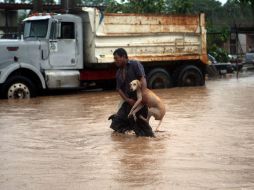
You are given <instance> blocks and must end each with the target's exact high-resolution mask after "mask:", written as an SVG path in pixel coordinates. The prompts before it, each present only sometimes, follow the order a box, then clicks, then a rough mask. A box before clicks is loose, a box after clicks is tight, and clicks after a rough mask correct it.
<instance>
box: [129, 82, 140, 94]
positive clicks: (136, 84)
mask: <svg viewBox="0 0 254 190" xmlns="http://www.w3.org/2000/svg"><path fill="white" fill-rule="evenodd" d="M139 88H141V83H140V81H139V80H133V81H131V82H130V90H131V91H136V90H137V89H139Z"/></svg>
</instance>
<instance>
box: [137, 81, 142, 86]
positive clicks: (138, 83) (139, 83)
mask: <svg viewBox="0 0 254 190" xmlns="http://www.w3.org/2000/svg"><path fill="white" fill-rule="evenodd" d="M137 85H138V87H139V88H141V82H140V81H139V80H137Z"/></svg>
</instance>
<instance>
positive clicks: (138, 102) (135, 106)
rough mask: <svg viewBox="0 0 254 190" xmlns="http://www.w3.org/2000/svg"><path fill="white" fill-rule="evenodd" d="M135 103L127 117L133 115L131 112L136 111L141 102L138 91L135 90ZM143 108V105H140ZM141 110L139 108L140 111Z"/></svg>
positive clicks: (140, 95)
mask: <svg viewBox="0 0 254 190" xmlns="http://www.w3.org/2000/svg"><path fill="white" fill-rule="evenodd" d="M137 98H138V99H137V101H136V102H135V104H134V105H133V106H132V108H131V111H130V113H129V114H128V117H130V116H131V115H133V111H134V110H136V109H137V108H138V107H139V106H140V105H142V104H141V102H142V94H141V91H140V90H137ZM142 106H143V105H142ZM140 109H141V108H139V110H140Z"/></svg>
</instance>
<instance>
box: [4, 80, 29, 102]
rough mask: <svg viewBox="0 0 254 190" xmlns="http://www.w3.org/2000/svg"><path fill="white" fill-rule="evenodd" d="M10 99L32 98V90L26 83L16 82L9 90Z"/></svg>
mask: <svg viewBox="0 0 254 190" xmlns="http://www.w3.org/2000/svg"><path fill="white" fill-rule="evenodd" d="M8 98H9V99H26V98H30V91H29V89H28V87H27V86H26V85H25V84H22V83H15V84H13V85H11V86H10V88H9V90H8Z"/></svg>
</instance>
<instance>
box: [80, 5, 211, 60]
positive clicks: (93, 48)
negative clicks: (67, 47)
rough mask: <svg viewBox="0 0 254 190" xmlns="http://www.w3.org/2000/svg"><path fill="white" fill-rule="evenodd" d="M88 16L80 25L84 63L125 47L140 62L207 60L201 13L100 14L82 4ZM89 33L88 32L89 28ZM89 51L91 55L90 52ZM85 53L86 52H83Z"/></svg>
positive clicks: (107, 58)
mask: <svg viewBox="0 0 254 190" xmlns="http://www.w3.org/2000/svg"><path fill="white" fill-rule="evenodd" d="M84 11H87V12H88V15H89V20H90V25H91V26H90V29H89V27H87V26H85V27H84V36H87V35H86V34H88V33H89V32H88V30H92V34H93V36H90V37H89V36H88V37H89V39H86V40H85V41H86V43H85V47H84V49H86V52H90V54H89V55H88V54H87V55H86V56H85V62H88V63H109V62H112V61H113V56H112V53H113V51H114V50H115V49H116V48H119V47H122V48H125V49H126V50H127V52H128V55H129V57H130V58H131V59H137V60H140V61H142V62H151V61H174V60H201V61H202V62H203V63H206V62H207V52H206V29H205V18H204V14H200V15H192V16H190V15H185V16H180V15H149V14H148V15H140V14H121V13H119V14H109V13H107V14H102V13H100V12H99V11H98V10H96V9H91V8H90V9H89V8H86V9H84ZM90 33H91V32H90ZM91 52H92V55H91ZM85 54H86V53H85Z"/></svg>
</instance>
